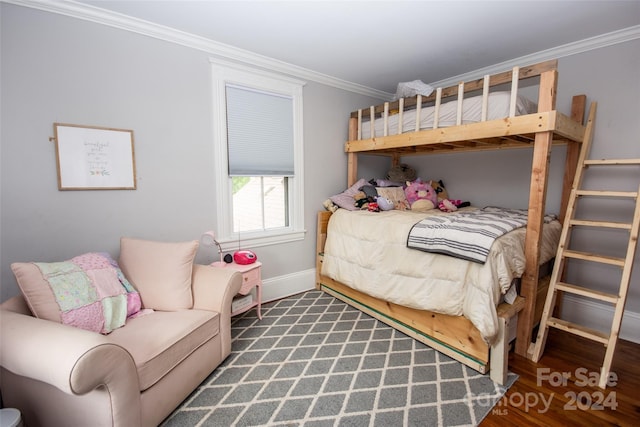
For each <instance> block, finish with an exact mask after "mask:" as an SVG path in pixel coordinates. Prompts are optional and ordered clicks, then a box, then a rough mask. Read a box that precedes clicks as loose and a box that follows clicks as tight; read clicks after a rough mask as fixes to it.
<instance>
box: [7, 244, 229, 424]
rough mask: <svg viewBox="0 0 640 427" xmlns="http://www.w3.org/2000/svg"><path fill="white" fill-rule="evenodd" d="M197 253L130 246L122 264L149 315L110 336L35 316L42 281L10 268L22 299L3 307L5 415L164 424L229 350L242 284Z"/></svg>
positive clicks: (27, 269) (31, 271)
mask: <svg viewBox="0 0 640 427" xmlns="http://www.w3.org/2000/svg"><path fill="white" fill-rule="evenodd" d="M196 250H197V242H195V241H194V242H187V243H177V244H174V243H159V242H148V241H141V240H135V239H123V240H122V241H121V250H120V258H119V260H118V264H119V267H120V268H121V271H122V273H124V276H125V277H127V278H128V279H129V281H130V282H131V285H133V286H134V287H135V289H136V290H137V291H138V292H139V296H140V299H141V300H142V306H143V308H145V309H146V310H145V313H144V314H142V315H139V316H137V317H133V318H128V319H127V320H126V324H124V326H122V327H118V328H116V329H114V330H113V331H112V332H110V333H109V334H106V335H105V334H101V333H98V332H93V331H89V330H85V329H80V328H78V327H74V326H69V325H65V324H63V323H59V322H56V321H52V320H44V319H42V318H37V317H35V316H34V315H33V314H32V312H33V311H34V310H35V306H34V304H36V303H37V302H36V303H34V301H36V299H37V296H34V295H33V294H31V293H30V292H31V291H32V289H31V290H30V289H29V288H27V287H25V286H23V285H25V284H26V283H27V281H30V283H29V284H31V283H32V282H33V281H34V280H35V281H37V280H41V279H42V277H37V276H38V275H40V276H42V274H41V273H40V270H37V267H35V266H34V264H33V263H17V264H14V265H12V269H13V270H14V273H16V277H17V279H18V282H19V284H20V287H21V290H22V295H18V296H15V297H13V298H11V299H9V300H7V301H5V302H4V303H3V304H2V305H1V306H0V323H1V331H0V333H1V335H0V365H1V372H0V391H1V393H2V399H3V404H4V406H5V407H13V408H17V409H19V410H20V411H21V412H22V416H23V420H24V422H25V423H26V425H27V426H29V427H37V426H122V427H133V426H156V425H158V424H160V423H161V422H162V420H163V419H164V418H166V417H167V416H168V415H169V414H171V412H172V411H173V410H174V409H175V408H176V407H177V406H179V405H180V403H181V402H182V401H183V400H184V399H185V398H186V397H187V396H188V395H189V394H190V393H191V392H192V391H193V390H195V389H196V388H197V387H198V385H199V384H200V383H201V382H202V381H203V380H204V379H206V378H207V377H208V376H209V375H210V374H211V372H212V371H213V370H214V369H215V368H216V367H217V366H218V365H219V364H220V363H221V362H222V361H223V360H224V359H225V358H226V357H227V356H228V355H229V353H230V351H231V300H232V298H233V296H234V295H236V294H237V292H238V291H239V289H240V286H241V275H240V274H239V273H234V272H233V271H231V270H229V269H221V268H214V267H210V266H205V265H198V264H194V263H193V258H194V256H195V252H196ZM38 289H40V288H38ZM25 292H27V295H26V297H25ZM50 293H51V292H50ZM151 308H152V310H150V309H151ZM40 309H41V307H38V310H40ZM58 316H59V315H58Z"/></svg>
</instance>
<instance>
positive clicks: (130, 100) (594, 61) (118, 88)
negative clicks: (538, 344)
mask: <svg viewBox="0 0 640 427" xmlns="http://www.w3.org/2000/svg"><path fill="white" fill-rule="evenodd" d="M0 7H1V8H2V17H1V19H2V22H1V24H2V27H1V37H2V39H1V43H2V64H1V91H2V92H1V98H2V99H1V124H2V129H1V137H2V141H1V151H0V156H1V166H2V168H1V186H2V187H1V189H2V194H1V210H0V214H1V217H0V221H1V222H0V225H1V228H0V233H1V236H0V255H1V268H2V275H1V278H0V280H1V282H0V283H1V285H2V288H1V294H0V297H1V299H2V300H4V299H6V298H8V297H9V296H12V295H15V294H17V292H18V290H17V286H16V284H15V279H14V278H13V275H12V273H11V271H10V268H9V265H10V263H11V262H14V261H56V260H63V259H67V258H69V257H72V256H74V255H77V254H78V253H82V252H85V251H95V250H106V251H108V252H111V253H112V254H114V255H117V251H118V244H119V243H118V240H119V237H120V236H135V237H140V238H149V239H159V240H168V241H171V240H173V241H178V240H189V239H198V238H199V236H200V234H201V233H202V232H203V231H204V230H208V229H211V228H212V227H213V225H214V224H215V203H216V195H215V186H214V173H213V171H212V170H211V168H212V164H213V146H212V129H211V99H210V89H211V78H210V65H209V62H208V59H209V57H208V55H207V54H206V53H203V52H200V51H197V50H193V49H189V48H186V47H182V46H177V45H174V44H171V43H167V42H163V41H160V40H156V39H153V38H148V37H145V36H141V35H137V34H134V33H129V32H126V31H122V30H118V29H114V28H110V27H107V26H102V25H97V24H93V23H90V22H85V21H81V20H77V19H73V18H69V17H65V16H61V15H55V14H49V13H46V12H40V11H36V10H31V9H28V8H23V7H19V6H14V5H7V4H5V3H2V4H1V6H0ZM638 75H640V41H638V40H635V41H630V42H626V43H622V44H618V45H615V46H610V47H606V48H600V49H597V50H593V51H589V52H585V53H581V54H577V55H573V56H570V57H566V58H562V59H560V81H559V87H558V92H559V94H560V96H559V100H558V107H559V109H560V110H561V111H564V112H567V113H568V111H569V108H570V101H571V95H573V94H577V93H586V94H587V95H588V97H589V101H591V100H597V101H598V104H599V105H598V107H599V109H598V117H597V120H596V134H595V140H594V146H593V150H592V153H593V157H609V158H612V157H625V156H626V157H635V156H640V152H639V151H640V150H639V149H638V147H640V144H639V138H640V120H638V117H640V88H639V84H640V83H639V81H640V80H639V79H638V78H637V76H638ZM372 101H373V100H371V99H370V98H368V97H365V96H361V95H356V94H353V93H350V92H346V91H343V90H339V89H335V88H332V87H327V86H324V85H321V84H318V83H313V82H309V83H308V84H307V85H306V86H305V89H304V113H305V122H304V127H305V129H304V136H305V147H304V150H305V184H306V189H305V197H306V198H305V225H306V229H307V236H306V238H305V240H304V241H300V242H295V243H288V244H282V245H276V246H273V247H268V248H259V253H258V255H259V257H260V258H261V260H263V261H264V262H265V267H264V274H265V277H266V278H269V277H277V276H283V275H287V274H289V273H294V272H297V271H302V270H307V269H312V268H314V263H315V216H316V212H317V211H318V210H320V209H322V208H321V203H322V201H323V200H325V199H326V198H327V197H328V196H329V195H332V194H336V193H338V192H340V191H342V190H343V189H344V188H345V185H346V156H345V155H344V153H343V151H342V150H343V142H344V140H345V139H346V135H347V119H346V118H347V116H348V112H349V111H351V110H353V109H355V108H360V107H362V106H366V105H369V104H370V103H371V102H372ZM54 122H66V123H75V124H86V125H96V126H107V127H115V128H124V129H133V130H134V132H135V150H136V165H137V173H138V189H137V190H135V191H67V192H61V191H58V190H57V184H56V169H55V154H54V146H53V143H51V142H49V140H48V138H49V137H50V136H52V134H53V128H52V125H53V123H54ZM564 154H565V150H564V148H557V149H554V152H553V155H552V160H551V186H550V189H549V194H548V203H547V210H548V211H551V212H557V210H558V207H559V202H560V190H561V179H562V171H561V168H562V166H563V163H564ZM404 161H406V162H408V163H410V164H412V165H414V166H415V167H416V168H417V169H418V171H419V173H420V176H423V177H425V178H428V179H429V178H438V179H443V180H444V181H445V183H446V184H447V188H448V189H449V192H450V195H451V197H452V198H459V199H464V200H470V201H472V202H473V203H474V204H478V205H506V206H512V207H524V206H526V204H527V200H528V185H527V182H528V179H529V171H530V165H531V153H530V151H527V150H509V151H503V152H497V153H496V152H493V153H475V154H455V155H439V156H434V157H422V158H419V157H411V158H406V159H404ZM387 169H388V167H387V164H386V162H383V161H381V159H380V158H379V157H376V156H363V159H362V160H361V169H360V170H361V172H362V177H364V178H373V177H380V176H383V175H384V174H386V172H387ZM631 173H632V174H633V173H635V172H631ZM639 180H640V175H639V174H637V173H636V175H635V177H634V178H632V179H629V178H628V176H622V175H613V174H610V173H608V174H605V175H604V176H603V177H601V178H600V179H599V180H598V181H602V182H609V181H612V182H616V183H623V184H626V183H629V185H632V186H635V185H637V183H638V182H639ZM634 189H635V187H634ZM588 209H591V211H592V212H595V213H598V211H599V209H601V207H598V206H593V207H591V208H588ZM608 210H610V211H614V214H615V213H616V212H618V211H622V210H623V208H618V207H617V206H614V207H613V208H610V207H609V209H608ZM590 239H597V241H598V242H599V243H601V244H603V245H605V246H607V247H608V246H610V245H611V246H612V245H613V243H612V242H609V240H607V239H606V238H600V236H598V235H596V236H594V235H590V236H578V238H577V243H579V244H587V243H588V241H589V240H590ZM213 258H214V256H213V254H207V253H205V251H203V250H201V251H200V253H199V255H198V261H200V262H209V261H211V260H212V259H213ZM571 274H572V275H573V276H574V277H577V278H581V277H596V278H597V279H598V280H600V281H602V282H606V281H607V280H609V277H610V276H611V272H610V271H608V270H607V269H606V268H605V269H603V268H600V269H595V270H593V269H592V268H590V267H588V268H584V269H582V268H580V269H577V270H574V271H572V272H571ZM638 274H640V273H639V272H636V273H635V274H634V275H633V277H632V286H631V291H630V301H629V303H628V305H627V308H628V310H630V311H633V312H636V313H638V312H640V289H639V288H640V286H639V285H638V281H639V279H638ZM609 282H610V280H609ZM604 286H605V287H608V286H611V285H609V284H605V285H604Z"/></svg>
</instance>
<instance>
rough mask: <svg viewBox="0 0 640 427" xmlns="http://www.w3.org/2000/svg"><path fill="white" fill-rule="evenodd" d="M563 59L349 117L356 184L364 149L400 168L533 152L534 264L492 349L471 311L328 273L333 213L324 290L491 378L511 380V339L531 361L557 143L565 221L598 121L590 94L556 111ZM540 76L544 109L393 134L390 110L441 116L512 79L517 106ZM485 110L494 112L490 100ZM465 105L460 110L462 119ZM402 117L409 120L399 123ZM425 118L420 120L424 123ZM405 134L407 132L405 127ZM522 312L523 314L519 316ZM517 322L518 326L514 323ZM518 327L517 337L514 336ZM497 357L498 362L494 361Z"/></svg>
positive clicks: (320, 239)
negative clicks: (416, 158)
mask: <svg viewBox="0 0 640 427" xmlns="http://www.w3.org/2000/svg"><path fill="white" fill-rule="evenodd" d="M557 65H558V64H557V60H551V61H546V62H542V63H538V64H534V65H530V66H527V67H522V68H518V67H516V68H514V69H513V70H510V71H506V72H503V73H499V74H495V75H491V76H485V77H484V78H483V79H478V80H473V81H470V82H463V83H460V84H459V85H456V86H451V87H447V88H442V89H440V88H439V89H438V90H437V91H435V94H433V95H430V96H429V97H423V96H420V95H418V96H416V97H413V98H406V99H401V100H399V101H395V102H386V103H384V104H382V105H379V106H374V107H370V108H367V109H362V110H358V111H356V112H353V113H351V117H350V120H349V140H348V141H347V142H346V144H345V151H346V153H347V163H348V175H347V177H348V182H347V184H348V186H351V185H353V184H354V183H355V182H356V181H357V178H358V154H359V153H363V154H377V155H384V156H389V157H390V158H391V164H392V166H394V165H397V164H399V162H400V158H401V156H406V155H417V154H438V153H452V152H459V151H477V150H496V149H508V148H522V147H528V148H532V149H533V159H532V167H531V181H530V193H529V207H528V217H529V221H528V224H527V230H526V238H525V257H526V266H525V271H524V274H523V276H522V278H521V285H520V297H519V298H518V299H517V300H516V302H515V303H514V304H512V305H508V304H506V303H503V304H501V305H499V306H498V308H497V312H498V318H499V321H500V323H499V327H500V329H499V331H500V332H499V337H498V340H497V342H496V343H494V345H493V346H491V347H490V346H489V345H488V344H487V343H486V342H485V341H484V340H483V339H482V337H481V336H480V334H479V332H478V330H477V329H476V328H475V327H474V326H473V325H472V323H471V322H470V321H469V320H468V319H466V318H465V317H463V316H447V315H443V314H438V313H435V312H430V311H424V310H415V309H411V308H407V307H403V306H398V305H395V304H392V303H388V302H386V301H382V300H379V299H376V298H373V297H371V296H369V295H366V294H363V293H361V292H358V291H356V290H354V289H352V288H350V287H348V286H346V285H344V284H342V283H339V282H337V281H335V280H333V279H331V278H329V277H326V276H323V275H322V273H321V272H322V261H323V253H324V243H325V240H326V233H327V226H328V222H329V218H330V216H331V212H329V211H323V212H319V214H318V228H317V262H316V282H317V288H318V289H321V290H324V291H325V292H327V293H329V294H331V295H333V296H335V297H337V298H338V299H340V300H342V301H344V302H346V303H348V304H350V305H352V306H354V307H356V308H358V309H360V310H362V311H364V312H366V313H368V314H370V315H372V316H373V317H376V318H378V319H379V320H381V321H383V322H385V323H387V324H389V325H391V326H392V327H395V328H396V329H399V330H401V331H403V332H405V333H407V334H408V335H410V336H412V337H413V338H415V339H417V340H418V341H421V342H423V343H425V344H427V345H429V346H431V347H434V348H435V349H436V350H439V351H441V352H443V353H445V354H447V355H449V356H450V357H453V358H454V359H456V360H459V361H460V362H462V363H464V364H466V365H468V366H470V367H471V368H473V369H475V370H477V371H479V372H481V373H486V372H487V371H489V369H490V370H491V378H492V379H493V380H494V381H497V382H499V383H502V384H503V383H504V381H505V379H506V374H507V351H508V342H509V339H510V338H512V337H514V336H515V338H516V344H515V351H516V353H517V354H519V355H522V356H525V357H528V358H531V348H530V347H531V338H532V330H533V328H534V326H535V325H536V323H537V322H538V321H539V319H540V315H541V313H542V310H541V309H542V303H543V302H544V296H545V295H546V289H547V287H548V283H549V277H548V275H545V274H544V273H541V270H540V269H539V257H540V239H541V235H542V225H543V218H544V214H545V212H544V210H545V203H546V195H547V185H548V182H547V179H548V172H549V170H548V169H549V159H550V153H551V148H552V145H555V144H566V145H567V155H566V161H565V171H564V179H563V189H562V202H561V211H560V213H559V218H561V219H562V218H564V214H565V211H566V208H567V201H568V198H569V193H570V190H571V185H572V182H573V178H574V175H575V171H576V166H577V161H578V156H579V152H580V147H581V144H582V142H583V140H584V138H585V135H586V134H587V129H588V128H590V127H591V126H592V124H593V121H594V119H595V117H594V116H593V115H594V114H595V108H592V109H591V113H590V114H589V118H588V121H587V125H583V120H584V113H585V107H586V96H585V95H577V96H574V97H573V99H572V106H571V115H570V116H566V115H564V114H562V113H560V112H558V111H556V88H557V80H558V71H557ZM532 78H538V79H539V83H538V85H539V91H538V101H537V103H538V112H537V113H533V114H526V115H521V116H515V113H514V108H513V107H512V108H511V116H510V117H507V118H503V119H497V120H485V119H483V120H484V121H481V122H478V123H472V124H464V125H457V126H451V127H443V128H437V121H436V125H434V128H433V129H427V130H416V131H412V132H408V133H400V134H397V135H386V133H387V132H386V128H387V125H386V121H387V120H388V116H389V111H393V110H396V111H398V114H402V113H403V112H404V111H406V110H408V109H413V108H418V109H419V108H421V106H422V105H423V104H424V103H431V104H430V105H435V110H436V116H437V111H438V108H439V105H440V102H441V100H442V99H443V98H447V97H453V96H457V98H458V105H461V102H462V99H463V97H464V94H465V93H468V92H477V91H482V93H483V99H484V100H485V103H486V98H487V96H488V93H489V89H490V88H491V87H494V86H498V85H505V84H508V83H511V93H512V95H511V96H512V103H511V104H512V106H513V105H515V96H516V93H517V90H518V85H519V82H520V81H522V80H526V79H532ZM484 109H486V104H485V107H484ZM460 111H461V108H459V109H458V122H459V123H460V122H461V119H460V114H461V113H460ZM371 116H374V117H382V118H383V120H385V132H384V133H385V135H382V136H376V135H375V133H374V131H373V126H371V128H372V131H371V135H373V137H372V138H370V139H360V138H359V136H360V135H361V133H360V131H359V126H362V119H363V118H367V117H371ZM399 121H400V122H402V120H401V118H400V120H399ZM416 121H418V120H416ZM400 132H401V130H400ZM516 315H517V316H516ZM516 318H517V332H516V331H514V328H510V321H512V320H515V319H516ZM511 326H513V323H512V324H511ZM509 329H511V334H509ZM490 360H491V365H490V364H489V361H490Z"/></svg>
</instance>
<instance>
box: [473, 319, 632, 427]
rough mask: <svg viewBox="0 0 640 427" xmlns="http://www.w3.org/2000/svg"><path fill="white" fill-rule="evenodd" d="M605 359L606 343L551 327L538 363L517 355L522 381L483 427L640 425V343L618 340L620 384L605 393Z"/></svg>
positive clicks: (514, 366) (513, 362) (512, 358)
mask: <svg viewBox="0 0 640 427" xmlns="http://www.w3.org/2000/svg"><path fill="white" fill-rule="evenodd" d="M603 358H604V347H603V346H602V345H600V344H597V343H593V342H592V341H589V340H585V339H583V338H580V337H577V336H575V335H572V334H567V333H565V332H562V331H559V330H557V329H551V330H550V331H549V338H548V339H547V345H546V347H545V351H544V354H543V356H542V358H541V359H540V361H539V362H538V363H534V362H532V361H530V360H527V359H526V358H524V357H521V356H518V355H516V354H514V353H513V352H511V354H510V355H509V370H510V371H512V372H515V373H517V374H518V375H520V378H519V379H518V380H517V381H516V383H515V384H514V385H513V386H512V387H511V388H510V389H509V390H508V391H507V393H506V395H505V397H504V398H503V399H502V400H501V401H500V403H499V404H498V405H497V406H496V407H495V408H494V409H493V410H492V412H490V413H489V415H488V416H487V417H486V418H485V419H484V420H483V421H482V423H481V424H480V425H481V426H483V427H489V426H513V425H517V426H527V425H535V426H607V425H619V426H634V427H635V426H640V344H635V343H632V342H629V341H624V340H618V344H617V346H616V353H615V355H614V358H613V365H612V367H611V372H612V373H615V375H616V376H617V383H616V384H615V385H612V386H611V387H607V388H606V389H604V390H602V389H600V388H598V386H597V380H595V377H596V376H598V375H599V372H600V366H601V365H602V361H603ZM564 373H567V374H566V375H565V374H564ZM567 377H568V378H567Z"/></svg>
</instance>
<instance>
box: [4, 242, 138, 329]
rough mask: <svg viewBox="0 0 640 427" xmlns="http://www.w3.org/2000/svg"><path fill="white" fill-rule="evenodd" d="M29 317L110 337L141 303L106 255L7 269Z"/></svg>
mask: <svg viewBox="0 0 640 427" xmlns="http://www.w3.org/2000/svg"><path fill="white" fill-rule="evenodd" d="M11 269H12V270H13V273H14V274H15V276H16V279H17V282H18V286H19V287H20V290H21V291H22V295H23V296H24V298H25V300H26V301H27V304H28V305H29V308H30V310H31V312H32V313H33V314H34V315H35V316H36V317H38V318H40V319H46V320H51V321H53V322H58V323H63V324H65V325H69V326H75V327H78V328H81V329H87V330H89V331H94V332H101V333H103V334H106V333H109V332H111V331H112V330H113V329H116V328H119V327H121V326H123V325H124V324H125V320H126V318H127V316H130V315H133V314H135V313H136V312H138V311H139V309H140V297H139V295H138V293H137V292H136V291H135V290H134V289H133V287H132V286H131V285H130V284H129V282H128V281H127V279H126V278H125V277H124V275H123V274H122V271H121V270H120V268H119V267H118V265H117V263H116V262H115V261H114V260H113V259H112V258H111V257H110V256H109V255H108V254H106V253H86V254H83V255H79V256H77V257H74V258H72V259H70V260H68V261H61V262H52V263H43V262H35V263H27V262H16V263H13V264H11Z"/></svg>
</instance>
